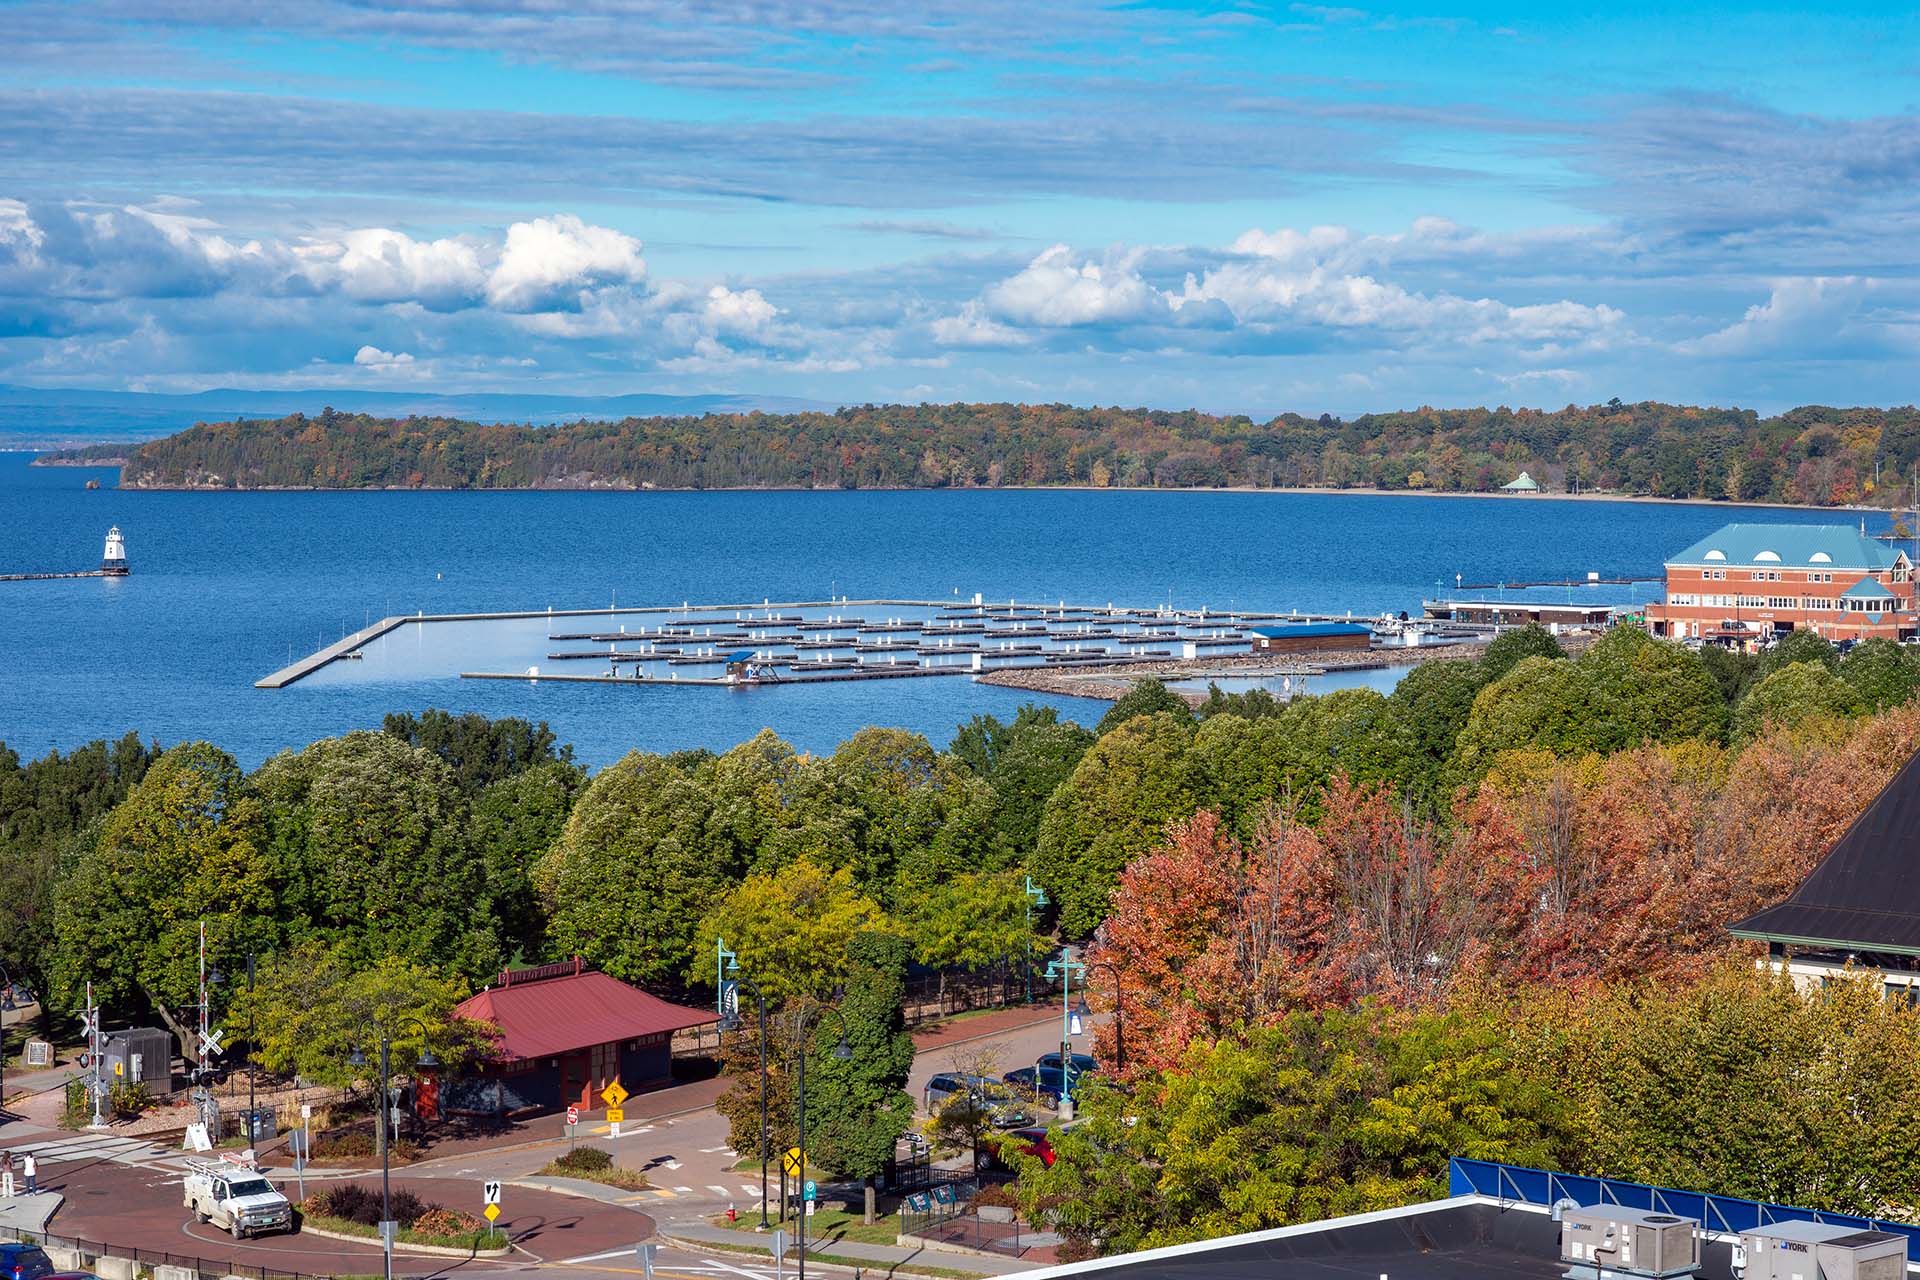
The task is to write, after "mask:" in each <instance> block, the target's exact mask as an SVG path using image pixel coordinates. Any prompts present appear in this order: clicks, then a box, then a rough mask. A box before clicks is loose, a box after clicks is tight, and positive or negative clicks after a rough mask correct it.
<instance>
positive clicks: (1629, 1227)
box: [1560, 1204, 1813, 1280]
mask: <svg viewBox="0 0 1920 1280" xmlns="http://www.w3.org/2000/svg"><path fill="white" fill-rule="evenodd" d="M1560 1261H1562V1262H1565V1263H1568V1264H1569V1266H1568V1268H1567V1270H1566V1271H1565V1272H1564V1273H1563V1274H1564V1275H1566V1276H1567V1277H1569V1278H1570V1280H1593V1277H1594V1276H1595V1275H1597V1274H1608V1273H1611V1274H1614V1275H1623V1276H1656V1277H1665V1276H1690V1275H1692V1274H1693V1273H1694V1271H1695V1270H1697V1269H1698V1268H1699V1266H1700V1223H1699V1221H1698V1220H1696V1219H1694V1218H1679V1217H1675V1216H1674V1215H1673V1214H1671V1213H1655V1212H1654V1211H1652V1210H1650V1209H1628V1208H1624V1207H1622V1206H1620V1205H1617V1204H1597V1205H1590V1206H1584V1207H1580V1208H1573V1209H1568V1210H1567V1211H1566V1212H1565V1213H1563V1214H1562V1215H1561V1217H1560ZM1806 1280H1813V1277H1811V1276H1809V1277H1807V1278H1806Z"/></svg>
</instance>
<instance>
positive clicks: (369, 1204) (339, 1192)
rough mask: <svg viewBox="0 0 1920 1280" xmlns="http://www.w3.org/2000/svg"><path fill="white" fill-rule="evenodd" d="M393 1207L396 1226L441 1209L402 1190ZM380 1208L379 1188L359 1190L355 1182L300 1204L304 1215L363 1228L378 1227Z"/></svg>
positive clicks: (314, 1195)
mask: <svg viewBox="0 0 1920 1280" xmlns="http://www.w3.org/2000/svg"><path fill="white" fill-rule="evenodd" d="M392 1203H393V1220H394V1221H395V1222H414V1221H417V1220H418V1219H419V1218H420V1217H422V1216H423V1215H425V1214H427V1213H429V1212H431V1211H433V1210H435V1209H438V1208H439V1207H440V1206H439V1205H434V1204H428V1203H427V1202H426V1201H424V1200H422V1199H421V1198H420V1197H419V1196H417V1195H415V1194H413V1192H411V1191H407V1190H404V1189H402V1190H399V1191H395V1192H394V1193H393V1197H392ZM380 1208H381V1206H380V1188H378V1187H372V1186H362V1185H361V1184H360V1183H357V1182H343V1183H341V1184H340V1185H339V1186H337V1187H328V1188H327V1189H326V1190H324V1191H316V1192H315V1193H314V1194H312V1195H310V1196H308V1197H307V1198H306V1199H305V1200H303V1201H302V1202H301V1204H300V1209H301V1212H303V1213H313V1214H318V1215H319V1216H321V1217H324V1218H341V1219H344V1220H346V1221H347V1222H357V1223H359V1224H360V1225H361V1226H363V1227H377V1226H379V1225H380Z"/></svg>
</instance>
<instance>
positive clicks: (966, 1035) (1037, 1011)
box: [913, 1004, 1060, 1053]
mask: <svg viewBox="0 0 1920 1280" xmlns="http://www.w3.org/2000/svg"><path fill="white" fill-rule="evenodd" d="M1059 1018H1060V1009H1059V1007H1058V1006H1057V1005H1056V1006H1055V1007H1053V1008H1052V1009H1049V1008H1047V1006H1045V1005H1039V1004H1035V1005H1021V1004H1016V1005H1009V1006H1008V1007H1007V1008H1005V1009H992V1010H988V1011H987V1012H984V1013H968V1014H961V1015H960V1016H958V1017H954V1018H948V1019H946V1020H945V1021H943V1022H935V1023H932V1024H930V1025H928V1026H924V1027H921V1028H920V1029H919V1030H917V1031H915V1032H914V1033H913V1047H914V1050H915V1052H918V1053H925V1052H926V1051H928V1050H929V1049H944V1048H947V1047H948V1046H950V1045H956V1044H965V1043H966V1042H967V1041H969V1040H984V1039H986V1038H987V1037H989V1036H997V1035H1001V1034H1004V1033H1005V1032H1008V1031H1018V1030H1021V1029H1023V1028H1026V1027H1032V1026H1038V1025H1039V1024H1040V1023H1042V1022H1049V1021H1054V1022H1057V1021H1059Z"/></svg>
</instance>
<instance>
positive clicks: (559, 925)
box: [534, 751, 745, 983]
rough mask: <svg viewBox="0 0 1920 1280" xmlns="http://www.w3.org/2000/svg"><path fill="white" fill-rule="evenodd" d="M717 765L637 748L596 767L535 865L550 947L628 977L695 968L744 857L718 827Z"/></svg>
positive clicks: (661, 978) (672, 978)
mask: <svg viewBox="0 0 1920 1280" xmlns="http://www.w3.org/2000/svg"><path fill="white" fill-rule="evenodd" d="M710 765H711V760H710V758H709V759H706V760H704V761H703V760H691V761H677V760H674V759H670V758H668V757H665V756H657V755H648V754H645V753H642V752H638V751H636V752H633V753H631V754H629V755H627V756H625V757H624V758H622V759H621V760H619V761H618V762H617V763H615V764H613V765H610V766H608V767H607V768H605V769H602V770H601V771H600V772H599V773H598V774H596V775H595V776H594V779H593V782H592V783H591V784H590V785H589V786H588V787H587V790H586V792H585V793H584V794H583V795H582V796H581V797H580V799H579V801H578V803H576V804H575V805H574V807H573V812H572V813H571V814H570V815H569V816H568V818H567V826H566V830H565V831H564V832H563V833H562V834H561V837H560V839H559V841H558V842H556V843H555V845H554V846H553V848H552V849H551V850H549V851H548V853H547V855H546V856H545V857H544V858H542V859H541V860H540V862H539V864H538V865H537V866H536V867H535V868H534V883H535V884H536V886H538V888H539V890H540V896H541V900H542V902H543V903H544V904H545V905H546V909H547V949H548V953H549V954H550V955H570V954H579V955H581V956H584V957H586V958H587V959H588V960H590V961H591V962H593V963H594V964H596V965H598V966H599V967H600V968H602V969H604V970H605V971H606V972H608V973H610V974H612V975H613V976H614V977H616V978H619V979H621V980H622V981H626V982H656V983H658V982H677V981H680V980H681V979H682V978H684V977H685V976H686V974H687V970H688V968H689V966H690V965H691V964H692V963H693V960H694V958H695V955H696V952H701V951H702V950H703V945H702V944H706V943H710V942H711V940H712V934H710V933H708V934H701V933H700V922H701V921H702V920H703V919H704V918H705V917H706V916H707V915H708V914H709V913H710V912H711V911H712V910H713V909H714V907H715V906H716V905H718V904H719V902H720V900H721V899H722V898H723V897H725V896H726V894H727V892H728V890H729V889H731V888H732V887H733V885H734V884H735V883H736V881H737V880H738V878H739V876H740V875H741V873H742V871H743V870H744V862H745V859H744V858H743V856H742V855H741V851H740V850H739V848H738V847H737V846H736V845H735V844H734V843H733V841H732V840H731V839H729V838H727V837H726V836H725V834H724V833H723V834H720V835H718V836H716V835H715V833H714V832H713V831H712V829H711V828H710V825H709V819H710V817H711V814H712V796H711V793H710V792H709V790H708V789H707V788H706V787H705V785H704V774H705V773H706V771H707V769H708V768H710ZM696 940H698V943H697V942H696Z"/></svg>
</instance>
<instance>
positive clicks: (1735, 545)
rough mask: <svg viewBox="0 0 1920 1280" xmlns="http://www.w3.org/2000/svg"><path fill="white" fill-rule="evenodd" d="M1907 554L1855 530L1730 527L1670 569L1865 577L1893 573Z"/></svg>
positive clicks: (1675, 559)
mask: <svg viewBox="0 0 1920 1280" xmlns="http://www.w3.org/2000/svg"><path fill="white" fill-rule="evenodd" d="M1902 554H1903V553H1902V552H1900V551H1899V550H1898V549H1896V548H1894V547H1890V546H1888V545H1887V544H1886V543H1884V542H1882V541H1880V540H1879V539H1878V538H1869V537H1867V536H1866V535H1865V534H1863V533H1861V532H1860V530H1859V529H1858V528H1857V527H1855V526H1854V525H1850V524H1730V525H1725V526H1723V527H1722V528H1720V529H1717V530H1715V531H1714V532H1712V533H1710V534H1708V535H1707V536H1706V537H1704V538H1702V539H1700V541H1698V542H1696V543H1694V544H1693V545H1692V546H1690V547H1687V548H1685V549H1684V550H1681V551H1678V552H1676V553H1674V554H1673V555H1670V556H1668V557H1667V563H1668V564H1684V565H1712V566H1716V567H1717V566H1719V565H1744V566H1748V567H1768V566H1781V567H1786V568H1794V569H1811V568H1819V569H1835V570H1843V571H1844V570H1852V571H1853V572H1856V573H1859V572H1872V571H1875V570H1879V569H1891V568H1893V566H1894V564H1895V563H1896V562H1897V561H1899V560H1900V559H1901V558H1902Z"/></svg>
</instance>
